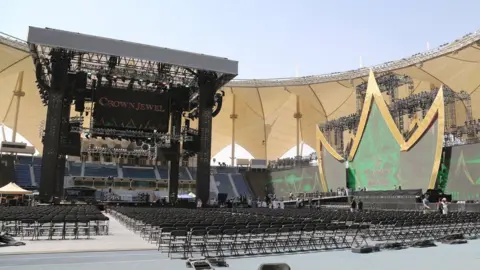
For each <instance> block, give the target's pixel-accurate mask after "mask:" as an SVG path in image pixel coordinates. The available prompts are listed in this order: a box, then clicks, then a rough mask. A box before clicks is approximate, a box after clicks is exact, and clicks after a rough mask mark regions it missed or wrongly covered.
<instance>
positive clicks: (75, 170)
mask: <svg viewBox="0 0 480 270" xmlns="http://www.w3.org/2000/svg"><path fill="white" fill-rule="evenodd" d="M70 175H73V176H81V175H82V163H76V162H70Z"/></svg>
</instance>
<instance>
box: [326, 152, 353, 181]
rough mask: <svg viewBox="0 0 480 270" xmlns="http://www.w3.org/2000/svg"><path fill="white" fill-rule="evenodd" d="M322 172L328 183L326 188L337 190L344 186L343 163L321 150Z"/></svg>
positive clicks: (344, 171) (344, 172) (344, 173)
mask: <svg viewBox="0 0 480 270" xmlns="http://www.w3.org/2000/svg"><path fill="white" fill-rule="evenodd" d="M322 162H323V164H322V165H323V174H324V175H325V180H326V181H327V184H328V189H332V190H337V188H345V187H346V177H347V176H346V170H345V163H344V162H340V161H338V160H337V159H336V158H334V157H333V156H332V155H330V153H329V152H328V151H327V150H325V149H323V150H322Z"/></svg>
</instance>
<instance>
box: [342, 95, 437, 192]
mask: <svg viewBox="0 0 480 270" xmlns="http://www.w3.org/2000/svg"><path fill="white" fill-rule="evenodd" d="M438 132H439V131H438V122H437V121H434V123H433V124H432V125H431V126H430V127H429V129H428V130H427V131H425V134H423V136H422V138H420V140H419V141H418V142H417V143H416V145H415V146H413V147H412V148H411V149H410V150H409V151H408V152H401V151H400V146H399V145H398V143H397V141H396V140H395V138H394V137H393V135H392V133H391V132H390V129H389V128H388V126H387V123H386V122H385V120H384V119H383V117H382V115H381V113H380V111H379V109H378V107H377V105H376V104H375V103H374V104H372V108H371V110H370V115H369V118H368V122H367V125H366V127H365V131H364V133H363V137H362V140H361V142H360V145H359V147H358V150H357V153H356V155H355V158H354V160H353V161H351V162H349V174H348V182H349V186H350V187H355V188H356V189H358V188H364V187H366V188H367V190H391V189H393V188H394V187H395V186H402V188H403V189H425V190H426V189H427V188H428V185H429V182H430V177H431V175H432V171H433V165H434V161H435V151H436V143H437V137H438V136H437V135H438Z"/></svg>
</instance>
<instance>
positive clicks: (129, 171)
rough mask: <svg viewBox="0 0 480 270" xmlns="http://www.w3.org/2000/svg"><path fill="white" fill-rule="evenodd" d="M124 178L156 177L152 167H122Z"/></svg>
mask: <svg viewBox="0 0 480 270" xmlns="http://www.w3.org/2000/svg"><path fill="white" fill-rule="evenodd" d="M123 177H124V178H141V179H156V177H155V172H154V171H153V167H142V168H133V167H123Z"/></svg>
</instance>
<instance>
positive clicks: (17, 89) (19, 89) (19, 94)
mask: <svg viewBox="0 0 480 270" xmlns="http://www.w3.org/2000/svg"><path fill="white" fill-rule="evenodd" d="M22 89H23V71H20V73H18V79H17V84H16V86H15V90H14V91H13V95H14V96H15V97H16V101H17V106H16V108H15V115H14V120H13V128H12V142H15V141H16V139H17V129H18V115H19V113H20V100H21V98H22V97H24V96H25V92H23V91H22Z"/></svg>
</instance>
